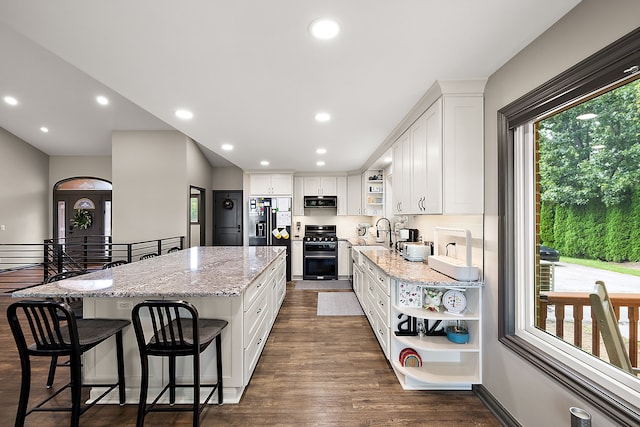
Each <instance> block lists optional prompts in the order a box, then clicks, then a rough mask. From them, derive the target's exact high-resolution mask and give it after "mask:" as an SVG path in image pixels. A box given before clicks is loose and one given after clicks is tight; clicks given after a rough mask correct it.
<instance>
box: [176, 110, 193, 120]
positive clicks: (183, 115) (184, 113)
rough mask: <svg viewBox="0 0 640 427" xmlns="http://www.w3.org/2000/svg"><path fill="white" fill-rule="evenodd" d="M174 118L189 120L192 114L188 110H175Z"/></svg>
mask: <svg viewBox="0 0 640 427" xmlns="http://www.w3.org/2000/svg"><path fill="white" fill-rule="evenodd" d="M176 117H177V118H179V119H182V120H191V119H192V118H193V113H192V112H191V111H189V110H176Z"/></svg>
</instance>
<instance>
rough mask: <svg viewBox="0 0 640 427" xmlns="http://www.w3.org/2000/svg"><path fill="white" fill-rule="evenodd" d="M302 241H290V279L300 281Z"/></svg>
mask: <svg viewBox="0 0 640 427" xmlns="http://www.w3.org/2000/svg"><path fill="white" fill-rule="evenodd" d="M302 245H303V243H302V240H292V241H291V278H292V279H293V280H301V279H302V274H303V264H302V252H303V251H302Z"/></svg>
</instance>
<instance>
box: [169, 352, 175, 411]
mask: <svg viewBox="0 0 640 427" xmlns="http://www.w3.org/2000/svg"><path fill="white" fill-rule="evenodd" d="M175 403H176V357H175V356H169V405H171V406H173V405H175Z"/></svg>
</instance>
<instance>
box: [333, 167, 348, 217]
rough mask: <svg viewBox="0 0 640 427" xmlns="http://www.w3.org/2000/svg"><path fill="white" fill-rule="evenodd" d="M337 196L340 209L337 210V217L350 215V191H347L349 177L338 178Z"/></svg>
mask: <svg viewBox="0 0 640 427" xmlns="http://www.w3.org/2000/svg"><path fill="white" fill-rule="evenodd" d="M336 188H337V191H336V196H338V207H337V209H336V214H337V215H348V214H349V213H348V209H347V208H348V201H347V197H348V189H347V177H346V176H338V177H336Z"/></svg>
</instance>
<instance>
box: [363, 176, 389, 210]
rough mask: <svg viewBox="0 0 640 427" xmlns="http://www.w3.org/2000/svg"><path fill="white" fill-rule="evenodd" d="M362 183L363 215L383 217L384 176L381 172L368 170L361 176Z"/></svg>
mask: <svg viewBox="0 0 640 427" xmlns="http://www.w3.org/2000/svg"><path fill="white" fill-rule="evenodd" d="M362 181H363V183H364V190H363V192H364V214H365V215H369V216H384V175H383V173H382V171H381V170H368V171H365V172H364V173H363V174H362Z"/></svg>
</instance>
